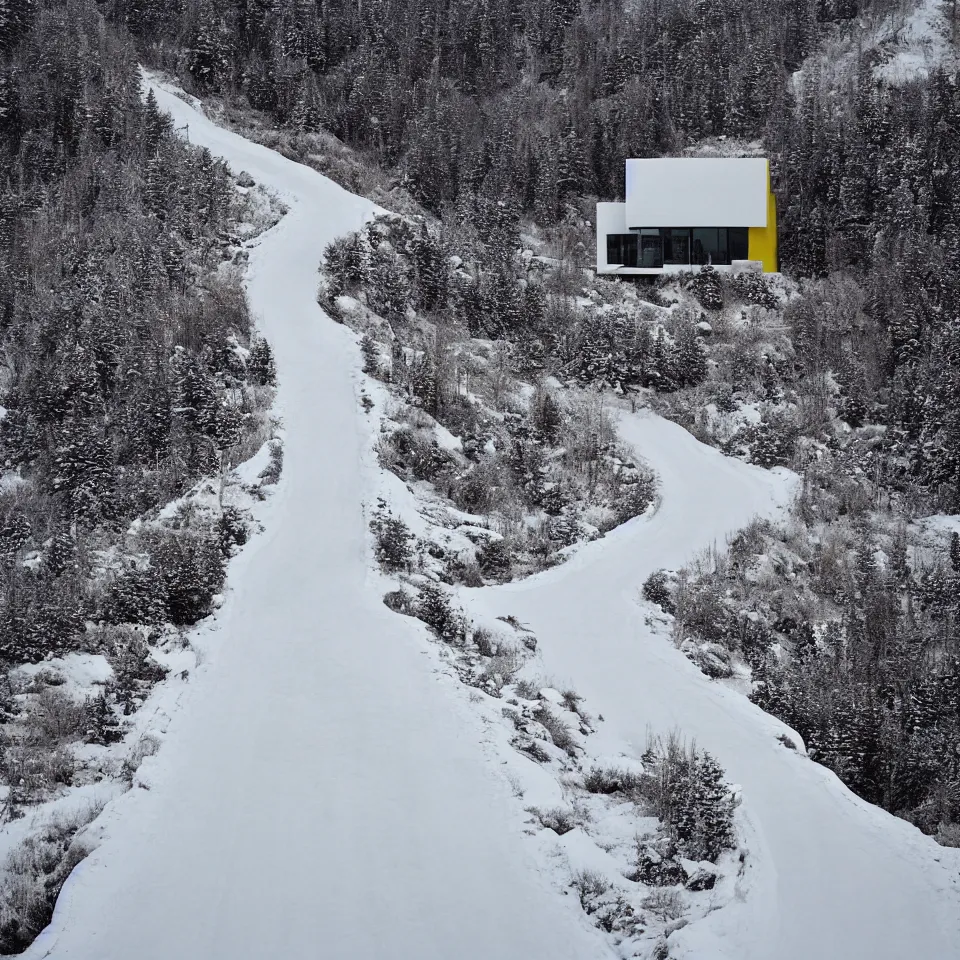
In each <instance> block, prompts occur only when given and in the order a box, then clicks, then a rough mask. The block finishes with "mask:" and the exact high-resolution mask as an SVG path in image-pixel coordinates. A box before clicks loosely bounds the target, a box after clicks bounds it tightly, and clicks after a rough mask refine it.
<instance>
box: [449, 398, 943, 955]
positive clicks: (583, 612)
mask: <svg viewBox="0 0 960 960" xmlns="http://www.w3.org/2000/svg"><path fill="white" fill-rule="evenodd" d="M620 432H621V436H622V437H623V438H624V439H625V440H626V441H628V442H630V443H632V444H633V445H634V446H635V447H636V449H637V450H639V451H641V452H642V453H643V455H644V457H645V458H646V459H647V461H648V462H649V463H650V464H651V465H652V466H653V467H654V468H655V469H656V470H657V471H658V472H659V474H660V477H661V482H662V491H663V503H662V505H661V508H660V510H659V511H658V512H657V513H656V514H655V515H654V516H653V517H652V518H649V519H648V518H638V519H636V520H633V521H631V522H630V523H628V524H626V525H624V526H623V527H621V528H620V529H619V530H617V531H615V532H614V533H612V534H611V535H609V536H608V537H607V538H606V539H605V540H603V541H602V542H598V543H593V544H590V545H589V546H587V547H585V548H584V549H583V550H582V551H581V552H580V553H579V554H578V555H577V556H576V557H575V558H574V559H573V560H572V561H570V562H569V563H568V564H565V565H563V566H561V567H557V568H555V569H554V570H551V571H548V572H547V573H544V574H541V575H540V576H538V577H535V578H533V579H531V580H527V581H524V582H521V583H516V584H508V585H505V586H503V587H499V588H496V589H495V590H490V589H486V590H482V591H469V592H466V593H465V598H466V600H467V602H468V603H469V605H470V606H471V607H472V608H473V609H474V610H476V611H478V612H481V611H490V612H492V611H496V612H497V613H501V612H509V613H511V614H513V615H515V616H517V617H518V618H519V619H520V620H521V621H522V622H524V623H525V624H527V625H529V626H530V627H531V628H532V629H533V630H534V632H535V633H536V635H537V637H538V638H539V640H540V644H541V649H542V651H543V659H544V668H545V669H546V670H547V671H548V672H550V673H552V674H553V675H554V676H556V677H558V678H559V679H560V680H561V681H566V680H571V681H574V682H575V684H576V687H577V690H578V692H579V693H581V694H582V695H584V696H586V698H587V703H588V704H589V705H590V706H591V707H592V708H593V709H594V710H601V711H602V712H603V715H604V717H605V719H606V723H605V725H604V727H605V735H606V736H609V737H610V738H611V741H616V740H619V739H620V738H624V739H626V740H628V741H630V742H632V743H633V744H634V745H635V749H636V751H637V753H638V754H639V752H640V751H642V750H643V746H644V742H645V740H646V735H647V730H648V728H649V727H652V728H653V729H654V730H656V731H662V730H669V729H671V728H672V727H674V726H678V727H679V728H680V729H681V730H682V731H683V732H684V733H685V734H687V735H688V736H692V737H694V738H695V739H696V740H697V742H698V743H699V745H700V746H701V747H704V748H706V749H707V750H709V751H710V752H711V753H713V754H714V755H715V756H716V757H717V758H718V759H719V760H720V762H721V763H722V765H723V766H724V767H725V768H726V772H727V775H728V777H729V778H730V779H731V780H732V781H734V782H736V783H739V784H740V785H741V786H742V787H743V806H742V829H743V831H744V834H745V836H744V844H745V846H746V847H747V848H748V850H749V851H750V855H749V856H748V858H747V861H746V867H745V872H744V876H743V879H742V883H741V892H742V894H743V900H742V901H740V902H738V903H734V904H732V905H730V906H727V907H725V908H724V909H722V910H719V911H717V912H716V913H714V914H712V915H711V916H710V917H708V918H706V919H705V920H703V921H701V922H699V923H696V924H693V925H691V926H690V927H687V928H685V929H683V930H680V931H678V932H677V933H675V934H674V935H673V936H672V937H671V938H670V940H669V943H670V944H671V947H672V949H671V953H670V956H671V957H690V958H696V960H703V958H721V957H722V958H729V960H772V958H776V960H810V958H812V957H816V958H818V960H903V958H908V957H924V958H937V960H947V958H949V957H955V956H957V955H958V953H960V886H958V877H960V856H958V851H956V850H949V849H945V848H942V847H939V846H937V844H935V843H934V842H933V841H932V840H931V839H929V838H928V837H924V836H923V835H922V834H921V833H920V832H919V831H918V830H916V829H915V828H914V827H912V826H910V825H908V824H907V823H905V822H904V821H902V820H898V819H897V818H895V817H893V816H890V815H889V814H887V813H884V812H883V811H882V810H880V809H879V808H877V807H874V806H871V805H870V804H867V803H865V802H864V801H862V800H860V799H858V798H857V797H856V796H854V795H853V794H852V793H851V792H850V791H849V790H848V789H847V788H846V787H844V786H843V785H842V784H841V783H840V781H839V780H838V779H837V778H836V777H835V776H834V774H833V773H831V772H830V771H828V770H826V769H825V768H824V767H821V766H818V765H817V764H814V763H813V762H812V761H810V760H808V759H807V758H806V757H804V756H803V755H802V754H800V753H797V752H794V751H791V750H788V749H786V748H785V747H784V746H783V745H782V744H781V743H780V742H779V741H778V740H777V739H776V737H777V736H778V734H781V733H783V732H784V731H786V730H787V728H786V727H784V726H783V724H781V723H780V722H779V721H778V720H776V719H774V718H773V717H770V716H768V715H766V714H764V713H762V712H761V711H760V710H758V709H757V708H755V707H754V706H753V705H752V704H751V703H750V702H749V701H748V700H747V699H746V698H744V697H743V696H741V695H740V694H739V693H737V692H735V691H733V690H731V689H729V688H727V687H724V686H722V685H720V684H717V683H714V682H711V681H710V680H708V679H707V678H706V677H705V676H704V675H703V674H701V673H700V671H699V670H698V669H697V668H696V667H695V666H693V664H691V663H690V662H688V661H687V660H686V658H685V657H684V656H683V655H682V654H681V653H680V652H679V651H677V650H676V649H674V648H673V647H672V646H671V645H670V644H669V642H668V641H667V640H666V638H664V637H663V636H657V635H655V634H654V633H653V632H652V631H651V629H650V628H649V627H648V626H646V625H645V623H644V619H645V618H644V609H643V607H642V606H641V604H640V603H639V588H640V585H641V584H642V583H643V580H644V579H645V578H646V577H647V575H648V574H649V573H650V572H651V571H653V570H654V569H657V568H658V567H664V566H666V567H678V566H680V565H681V564H682V563H683V562H684V561H685V560H688V559H689V558H690V557H691V555H692V554H693V553H694V552H696V551H697V550H699V549H702V548H704V547H707V546H709V545H710V544H711V543H713V542H719V543H721V544H722V542H723V537H724V535H725V534H726V533H727V532H729V531H731V530H734V529H736V528H737V527H738V526H742V525H744V524H745V523H746V522H747V521H748V520H750V518H751V517H752V516H753V515H754V514H755V513H756V514H768V515H769V514H771V513H773V512H774V508H775V505H776V503H777V501H778V500H782V498H783V497H784V495H785V494H786V493H787V492H788V486H789V481H788V478H787V477H786V476H785V475H784V474H780V475H777V474H773V473H769V472H766V471H763V470H760V469H758V468H756V467H751V466H748V465H746V464H744V463H742V462H740V461H738V460H733V459H729V458H725V457H723V456H722V455H720V454H719V453H718V452H717V451H716V450H713V449H711V448H708V447H705V446H703V445H702V444H700V443H698V442H697V441H696V440H694V438H693V437H692V436H691V435H690V434H688V433H687V432H686V431H685V430H683V429H682V428H680V427H678V426H677V425H675V424H672V423H668V422H667V421H664V420H662V419H660V418H659V417H655V416H653V415H650V414H644V413H640V414H635V415H631V414H629V413H624V414H622V415H621V419H620ZM793 736H796V735H795V734H793Z"/></svg>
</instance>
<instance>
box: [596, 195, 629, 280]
mask: <svg viewBox="0 0 960 960" xmlns="http://www.w3.org/2000/svg"><path fill="white" fill-rule="evenodd" d="M626 212H627V205H626V204H625V203H598V204H597V273H606V272H610V271H612V270H615V268H616V266H617V265H616V264H609V263H607V235H608V234H610V233H627V232H628V231H627V218H626Z"/></svg>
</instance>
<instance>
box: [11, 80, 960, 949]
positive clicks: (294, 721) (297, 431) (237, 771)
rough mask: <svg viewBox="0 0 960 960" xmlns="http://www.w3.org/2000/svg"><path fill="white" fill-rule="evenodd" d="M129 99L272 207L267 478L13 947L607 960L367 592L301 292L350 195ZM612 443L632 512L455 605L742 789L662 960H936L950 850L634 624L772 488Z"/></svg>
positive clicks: (324, 331) (360, 542) (327, 380)
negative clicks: (711, 869)
mask: <svg viewBox="0 0 960 960" xmlns="http://www.w3.org/2000/svg"><path fill="white" fill-rule="evenodd" d="M148 83H149V84H150V86H152V88H153V89H154V93H155V95H156V97H157V101H158V103H159V104H160V106H161V108H163V109H165V110H167V111H169V112H170V113H171V114H172V115H173V117H174V120H175V123H176V125H177V126H178V127H180V128H185V129H186V131H187V133H188V135H189V138H190V140H191V141H193V142H195V143H198V144H202V145H204V146H206V147H208V148H209V149H210V150H211V151H212V152H213V153H214V154H216V155H219V156H222V157H224V158H225V159H226V160H227V162H228V163H229V164H230V166H231V167H232V168H233V169H234V170H236V171H239V170H241V169H243V170H247V171H248V172H249V173H250V174H251V175H252V176H253V177H254V179H255V180H257V181H258V182H259V183H261V184H263V185H265V186H267V187H269V188H271V189H273V190H275V191H276V192H277V193H278V194H279V195H280V197H281V199H283V200H284V201H285V202H286V203H287V205H288V206H289V208H290V212H289V213H288V214H287V216H286V217H284V219H283V220H282V221H281V222H280V224H279V225H278V226H277V227H275V228H274V229H273V230H271V231H269V232H268V233H267V234H265V235H264V236H263V237H262V238H261V240H260V242H259V245H258V246H256V247H255V249H254V250H253V251H252V254H251V259H250V274H249V287H248V289H249V296H250V302H251V306H252V309H253V311H254V313H255V314H256V315H257V316H258V318H259V322H260V325H261V327H262V329H263V331H264V333H265V334H266V336H267V337H268V338H269V339H270V341H271V343H272V344H273V346H274V349H275V353H276V359H277V365H278V369H279V371H280V378H281V388H280V395H279V404H280V409H281V412H282V415H283V417H284V421H285V427H286V436H287V445H286V457H285V470H284V477H283V479H282V481H281V484H280V486H279V488H278V492H277V494H276V496H275V498H274V502H273V503H272V504H271V507H270V511H271V512H270V516H269V518H268V523H267V527H268V529H267V533H266V534H265V535H264V536H263V537H261V538H259V539H258V541H257V542H256V543H255V544H253V545H251V548H249V549H248V550H247V551H246V553H244V554H243V555H242V556H241V557H240V558H239V560H238V561H237V562H236V564H235V566H234V567H233V568H232V569H231V591H230V594H229V596H228V600H227V603H226V604H225V606H224V608H223V610H222V611H221V613H220V615H219V616H218V618H217V623H218V629H219V631H220V632H221V633H222V635H223V636H224V637H225V642H223V643H222V644H220V645H219V646H218V647H217V649H216V652H215V653H214V654H213V655H212V656H211V658H210V660H209V662H208V663H207V664H206V665H205V667H204V669H203V670H201V671H199V672H198V674H197V677H196V679H195V680H193V681H192V682H191V684H190V689H189V694H188V696H187V697H186V702H185V703H184V704H183V706H182V709H181V710H180V711H179V712H178V714H177V715H176V716H175V717H174V718H173V720H172V722H171V725H170V729H169V732H168V735H167V737H166V742H165V744H164V747H163V749H162V750H161V751H160V753H159V754H158V755H157V756H156V757H153V758H150V760H148V761H147V762H146V764H145V768H144V778H143V780H142V784H143V785H142V786H141V787H135V788H134V789H133V790H131V791H130V792H129V793H128V794H126V795H125V796H124V797H122V798H121V799H120V800H118V801H116V802H115V803H114V804H112V805H111V806H110V807H109V808H108V810H107V811H106V812H105V813H104V815H103V817H102V827H101V830H102V834H103V839H102V842H101V843H100V845H99V847H98V848H97V849H96V850H95V851H94V853H93V854H91V856H90V857H89V858H88V859H87V860H86V861H84V862H83V863H82V864H81V865H80V866H79V867H78V868H77V869H76V870H75V871H74V873H73V874H72V876H71V877H70V879H69V880H68V882H67V884H66V886H65V887H64V891H63V893H62V895H61V897H60V900H59V902H58V905H57V909H56V912H55V915H54V918H53V922H52V924H51V926H50V927H49V928H48V929H47V931H45V932H44V934H42V935H41V937H40V938H39V939H38V940H37V941H36V943H35V944H34V945H33V946H32V947H31V948H30V950H28V951H27V956H28V957H34V958H37V957H54V958H58V960H60V958H62V960H134V958H136V960H191V958H196V960H267V958H283V960H307V958H310V960H317V958H330V960H378V958H383V960H453V958H456V960H563V958H570V960H574V958H576V960H593V958H602V957H607V956H613V955H614V954H613V952H612V948H611V947H610V946H609V945H608V943H607V941H606V939H605V938H604V937H603V936H602V935H601V934H600V933H599V932H598V931H596V930H594V929H593V928H592V927H590V925H589V923H588V921H587V919H586V918H585V917H584V916H583V915H582V914H581V913H580V911H579V909H577V908H575V906H574V905H573V904H571V903H570V902H569V900H568V899H567V898H564V897H561V896H559V895H558V894H557V892H556V891H555V890H553V889H552V888H551V887H550V884H549V882H548V881H547V879H546V878H545V877H544V876H543V874H541V873H540V872H539V870H538V868H537V865H536V864H535V863H534V862H533V861H532V859H531V858H530V856H529V854H528V853H527V852H526V850H527V848H526V847H525V845H524V843H523V842H522V838H521V837H519V836H518V835H517V831H516V803H515V801H514V800H513V798H512V797H511V796H510V791H509V788H508V786H507V785H506V784H505V783H504V782H503V781H502V779H501V778H500V777H499V776H498V775H497V773H496V771H495V770H494V769H493V768H492V766H491V765H490V764H489V762H488V761H487V759H486V758H485V756H484V754H483V752H482V749H481V747H480V746H479V744H478V737H477V736H476V730H475V729H474V725H473V721H472V720H471V718H470V717H469V716H468V715H467V713H466V711H465V710H463V709H462V708H461V707H460V706H458V703H457V702H456V701H455V700H454V699H452V698H450V697H449V696H448V695H446V694H445V693H444V691H443V688H442V686H441V685H440V684H438V683H437V682H436V680H435V679H434V678H433V677H432V676H431V675H430V671H429V668H428V666H427V661H426V660H425V658H424V656H423V653H422V649H421V647H420V645H419V644H420V640H419V639H418V634H417V632H416V628H415V627H414V626H412V625H411V624H410V623H409V622H408V621H406V620H405V618H402V617H397V616H395V615H393V614H391V613H389V612H388V611H387V610H386V608H385V607H384V606H383V605H382V603H381V601H380V598H379V595H378V594H377V593H376V592H374V591H373V590H372V589H371V588H370V585H369V583H368V571H367V555H366V541H365V533H366V532H365V528H364V519H363V515H362V511H361V504H360V501H361V498H362V496H363V495H364V490H365V489H367V487H368V479H367V471H369V470H371V469H373V466H372V464H370V463H369V462H367V460H366V459H365V458H366V454H365V450H364V437H363V429H364V428H362V427H361V425H360V423H361V421H360V417H359V414H358V409H357V402H356V389H355V388H356V380H357V377H358V376H359V362H358V351H357V348H356V343H355V338H354V337H353V336H352V335H351V334H350V332H349V331H347V330H346V329H345V328H343V327H340V326H337V325H336V324H333V323H331V322H329V321H328V320H327V319H326V318H325V317H324V315H323V314H322V312H321V311H320V309H319V308H318V307H317V305H316V303H315V291H316V284H317V264H318V262H319V259H320V256H321V253H322V250H323V247H324V245H325V244H326V243H327V242H328V241H329V240H331V239H332V238H333V237H334V236H336V235H339V234H342V233H344V232H346V231H348V230H351V229H355V228H357V227H358V226H359V225H360V224H361V223H362V221H363V220H364V218H365V217H367V216H368V215H369V214H370V213H371V211H372V209H373V207H372V204H371V203H370V202H369V201H366V200H363V199H359V198H357V197H354V196H352V195H350V194H348V193H346V192H345V191H343V190H342V189H341V188H339V187H338V186H336V185H335V184H333V183H332V182H331V181H329V180H327V179H326V178H324V177H322V176H320V175H319V174H317V173H316V172H314V171H312V170H310V169H308V168H306V167H304V166H301V165H298V164H296V163H294V162H292V161H289V160H286V159H284V158H283V157H281V156H279V155H278V154H276V153H274V152H272V151H270V150H268V149H266V148H264V147H260V146H257V145H255V144H252V143H250V142H248V141H246V140H244V139H243V138H241V137H239V136H237V135H235V134H233V133H230V132H227V131H225V130H223V129H221V128H219V127H217V126H216V125H215V124H213V123H212V122H210V121H209V120H207V119H206V118H205V117H204V116H203V115H202V114H201V113H199V112H198V111H196V110H195V109H194V108H193V107H192V106H190V105H189V104H187V103H186V102H184V101H183V100H181V99H179V98H178V97H176V96H174V95H172V94H171V93H169V92H168V91H167V90H165V89H164V88H163V87H162V86H161V85H159V84H156V83H154V82H152V81H148ZM621 432H622V434H623V436H624V439H625V440H627V441H628V442H629V443H631V444H633V445H634V446H635V447H636V448H637V449H638V450H639V451H640V452H641V453H642V454H643V456H644V457H645V458H646V459H647V460H648V461H649V462H650V464H651V465H652V466H653V467H654V468H655V469H656V470H657V471H658V472H659V474H660V477H661V481H662V489H663V503H662V505H661V507H660V509H659V511H658V512H657V513H656V514H654V515H653V516H652V517H649V518H640V519H637V520H634V521H631V522H630V523H629V524H626V525H625V526H624V527H622V528H620V529H619V530H617V531H615V532H614V533H613V534H611V535H610V536H608V537H607V538H605V539H604V540H603V541H601V542H597V543H595V544H591V545H589V546H588V547H586V548H585V549H583V550H582V551H581V552H580V553H579V554H578V555H577V556H576V557H574V558H573V559H572V560H571V561H570V562H569V563H568V564H566V565H564V566H563V567H560V568H557V569H555V570H552V571H549V572H547V573H545V574H542V575H540V576H537V577H535V578H532V579H531V580H529V581H525V582H523V583H519V584H513V585H508V586H505V587H502V588H496V589H486V590H482V591H473V592H465V593H464V598H465V602H467V603H468V604H470V605H473V606H475V607H477V608H478V609H479V608H483V609H484V610H488V611H492V612H495V613H503V612H510V613H514V614H515V615H517V616H518V617H520V619H521V620H523V621H525V622H527V623H529V624H530V626H531V627H532V628H533V629H534V630H535V632H536V634H537V636H538V638H539V640H540V644H541V650H542V656H543V660H544V668H545V670H547V671H549V672H550V673H552V674H554V675H556V676H559V677H562V678H565V679H570V680H571V681H572V683H573V685H574V686H575V687H576V688H577V689H578V690H579V691H580V692H581V693H582V694H584V695H585V696H586V697H587V698H588V700H589V703H590V705H591V707H592V708H593V709H594V710H599V711H601V712H602V713H603V714H604V716H605V718H606V722H605V728H604V729H605V732H609V733H611V734H615V735H617V736H619V737H622V738H625V739H627V740H628V741H630V742H632V743H634V744H636V746H637V748H638V749H642V747H643V742H644V739H645V735H646V730H647V728H648V726H652V727H654V728H655V729H660V730H665V729H669V728H671V727H673V726H678V727H679V728H681V729H682V730H683V731H684V732H685V733H686V734H687V735H689V736H693V737H695V738H696V739H697V741H698V742H699V743H700V744H701V745H702V746H704V747H706V748H707V749H709V750H710V751H711V752H713V753H714V754H715V755H716V756H717V757H718V758H719V759H720V761H721V762H722V763H723V765H724V766H725V767H726V769H727V771H728V773H729V775H730V776H731V778H732V779H734V780H736V781H737V782H739V783H740V784H741V785H742V786H743V791H744V804H743V808H742V814H743V829H744V830H745V833H746V844H747V847H748V848H749V851H750V853H749V856H748V858H747V865H746V872H745V875H744V879H743V882H742V884H741V888H742V897H741V898H740V899H738V900H737V901H735V902H734V903H733V904H731V905H729V906H727V907H725V908H724V909H722V910H719V911H717V912H715V913H713V914H711V915H710V916H709V917H707V918H706V919H705V920H703V921H701V922H698V923H696V924H693V925H691V926H690V927H687V928H685V929H682V930H679V931H677V932H676V933H675V934H674V935H673V936H672V937H671V938H670V943H671V954H670V955H671V957H678V958H679V957H689V958H696V960H713V958H729V960H734V958H736V960H904V958H922V960H950V958H952V957H956V956H958V955H960V897H958V887H957V876H958V858H957V856H956V851H947V850H943V849H941V848H938V847H937V846H936V845H935V844H934V843H933V842H932V841H930V840H929V839H927V838H925V837H923V836H922V835H921V834H919V833H918V832H917V831H916V830H915V829H914V828H912V827H910V826H909V825H908V824H906V823H903V822H902V821H898V820H896V819H895V818H893V817H890V816H888V815H887V814H885V813H883V812H882V811H880V810H878V809H876V808H874V807H871V806H869V805H868V804H865V803H863V802H861V801H860V800H858V799H857V798H856V797H854V796H853V795H852V794H850V792H849V791H847V790H846V789H845V788H844V787H843V786H842V785H841V784H840V783H839V781H837V779H836V778H835V777H834V776H833V775H832V774H830V773H829V772H827V771H826V770H824V769H823V768H821V767H819V766H817V765H815V764H813V763H812V762H810V761H809V760H807V759H806V758H804V757H803V756H800V755H798V754H796V753H793V752H791V751H788V750H786V749H785V748H784V747H783V746H782V745H781V744H780V743H779V742H778V741H777V740H776V734H777V733H778V732H779V731H780V730H782V727H781V726H780V725H779V724H778V722H777V721H775V720H773V719H772V718H770V717H767V716H766V715H764V714H762V713H761V712H760V711H758V710H756V709H755V708H754V707H753V706H752V705H751V704H750V703H749V702H748V701H746V700H745V699H744V698H743V697H742V696H740V695H739V694H737V693H735V692H733V691H731V690H728V689H726V688H724V687H722V686H719V685H717V684H715V683H711V682H710V681H708V680H707V679H706V678H705V677H703V676H702V675H701V674H700V673H699V672H698V671H697V670H695V669H694V668H693V667H692V666H691V665H690V664H689V663H688V662H687V661H686V660H685V658H684V657H683V656H681V655H680V654H679V653H678V652H677V651H676V650H674V649H673V648H672V646H671V645H670V644H669V643H667V642H665V641H664V639H663V638H662V637H658V636H655V635H653V634H652V633H651V632H650V630H649V629H648V628H647V627H646V626H645V624H644V620H643V613H642V610H641V608H640V607H639V605H638V604H637V593H638V590H639V586H640V584H641V583H642V582H643V580H644V578H645V577H646V576H647V574H648V573H649V572H650V571H651V570H652V569H654V568H656V567H661V566H677V565H679V564H681V563H682V562H684V561H686V560H688V559H689V558H690V556H691V555H692V554H693V553H694V552H696V551H697V550H699V549H701V548H703V547H704V546H707V545H709V544H711V543H712V542H715V541H720V542H722V539H723V537H724V536H725V535H726V534H727V533H729V532H730V531H732V530H734V529H736V528H737V527H739V526H741V525H742V524H743V523H745V522H746V521H747V520H749V519H750V517H751V516H753V515H754V514H757V513H772V512H774V511H776V510H777V509H778V508H779V506H780V504H781V503H782V501H783V498H784V497H785V496H786V495H787V492H788V488H789V484H788V483H787V482H786V481H785V480H784V478H783V477H778V476H776V475H773V474H770V473H765V472H763V471H760V470H757V469H754V468H751V467H748V466H745V465H744V464H742V463H739V462H736V461H732V460H728V459H725V458H724V457H722V456H720V455H719V454H718V453H717V452H716V451H713V450H710V449H708V448H706V447H703V446H702V445H700V444H698V443H697V442H696V441H695V440H694V439H693V438H692V437H691V436H690V435H689V434H687V433H686V432H684V431H683V430H682V429H680V428H679V427H677V426H675V425H673V424H670V423H667V422H665V421H663V420H661V419H659V418H656V417H654V416H652V415H648V414H643V413H641V414H635V415H631V414H623V416H622V418H621Z"/></svg>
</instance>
